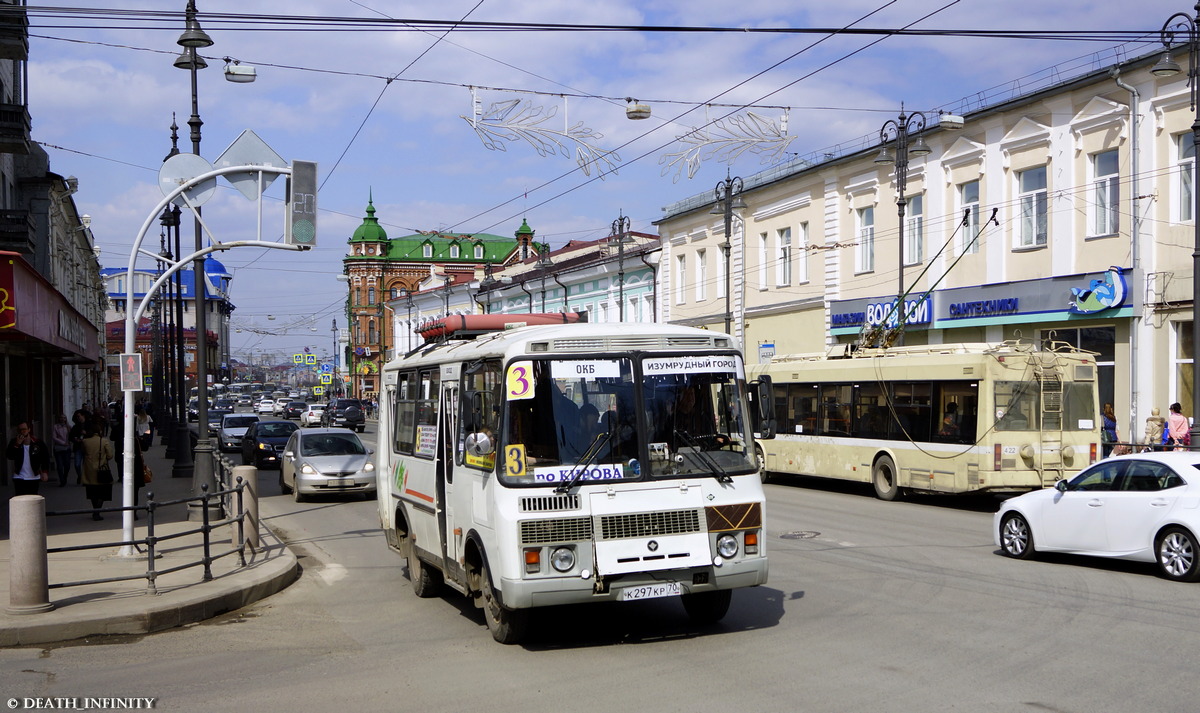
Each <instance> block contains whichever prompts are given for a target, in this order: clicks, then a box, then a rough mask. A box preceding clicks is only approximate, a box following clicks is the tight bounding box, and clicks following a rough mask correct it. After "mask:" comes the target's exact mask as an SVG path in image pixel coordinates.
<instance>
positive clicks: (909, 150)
mask: <svg viewBox="0 0 1200 713" xmlns="http://www.w3.org/2000/svg"><path fill="white" fill-rule="evenodd" d="M927 124H928V122H927V120H926V118H925V115H924V114H922V113H921V112H919V111H914V112H913V113H911V114H905V113H904V104H901V105H900V116H899V117H897V118H896V119H888V120H887V121H885V122H883V127H882V128H880V129H879V143H880V145H881V146H880V149H879V155H878V156H877V157H876V158H875V163H878V164H891V163H894V164H896V212H897V213H898V214H899V216H900V223H899V238H900V239H899V244H900V249H899V251H898V253H897V254H898V255H899V261H898V265H899V269H898V270H897V273H898V274H899V275H900V283H899V285H897V289H896V309H895V314H896V328H897V332H896V334H903V333H904V320H905V317H906V316H907V315H905V313H904V312H905V310H904V213H905V208H906V207H907V206H908V199H907V198H906V197H905V195H904V189H905V188H906V187H907V185H908V158H909V156H928V155H929V145H928V144H926V143H925V139H924V137H922V136H917V140H916V142H915V143H914V144H912V145H911V146H909V144H908V139H909V136H910V135H912V134H919V133H920V132H922V131H924V130H925V127H926V126H927ZM892 142H895V144H896V155H895V157H893V156H892V153H891V152H890V151H889V150H888V147H887V145H888V144H889V143H892Z"/></svg>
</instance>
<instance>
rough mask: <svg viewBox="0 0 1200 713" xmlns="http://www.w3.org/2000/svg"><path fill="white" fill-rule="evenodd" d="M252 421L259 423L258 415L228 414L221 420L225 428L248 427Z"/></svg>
mask: <svg viewBox="0 0 1200 713" xmlns="http://www.w3.org/2000/svg"><path fill="white" fill-rule="evenodd" d="M252 423H258V417H257V416H226V417H225V420H224V421H222V422H221V426H222V427H224V428H246V427H248V426H249V425H250V424H252Z"/></svg>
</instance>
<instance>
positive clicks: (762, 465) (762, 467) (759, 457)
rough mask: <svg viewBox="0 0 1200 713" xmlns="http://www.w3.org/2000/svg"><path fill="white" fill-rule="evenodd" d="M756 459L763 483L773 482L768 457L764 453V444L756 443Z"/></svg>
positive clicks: (759, 475)
mask: <svg viewBox="0 0 1200 713" xmlns="http://www.w3.org/2000/svg"><path fill="white" fill-rule="evenodd" d="M754 459H755V461H754V462H755V463H757V464H758V477H759V479H760V480H762V482H763V483H769V482H771V474H770V473H768V472H767V457H766V456H765V455H763V449H762V446H759V445H757V444H755V446H754Z"/></svg>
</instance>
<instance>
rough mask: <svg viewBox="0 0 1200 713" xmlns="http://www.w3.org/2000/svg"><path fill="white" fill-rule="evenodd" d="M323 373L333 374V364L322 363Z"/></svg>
mask: <svg viewBox="0 0 1200 713" xmlns="http://www.w3.org/2000/svg"><path fill="white" fill-rule="evenodd" d="M321 373H323V374H332V373H333V364H330V363H328V362H326V363H324V364H322V365H321Z"/></svg>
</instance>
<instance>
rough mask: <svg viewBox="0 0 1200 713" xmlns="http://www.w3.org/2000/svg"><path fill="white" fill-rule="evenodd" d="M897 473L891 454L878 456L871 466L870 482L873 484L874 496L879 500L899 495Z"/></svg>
mask: <svg viewBox="0 0 1200 713" xmlns="http://www.w3.org/2000/svg"><path fill="white" fill-rule="evenodd" d="M898 476H899V473H898V472H897V471H896V462H895V461H893V460H892V457H891V456H879V458H878V459H877V460H876V461H875V466H874V467H873V468H871V482H872V483H873V484H874V485H875V496H876V497H877V498H879V499H880V500H888V501H891V500H895V499H896V498H897V497H899V496H900V481H899V477H898Z"/></svg>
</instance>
